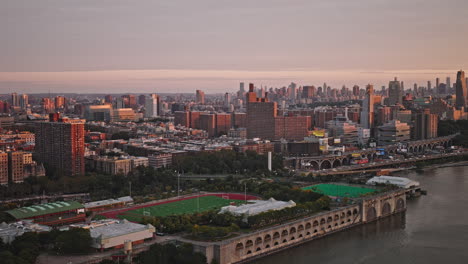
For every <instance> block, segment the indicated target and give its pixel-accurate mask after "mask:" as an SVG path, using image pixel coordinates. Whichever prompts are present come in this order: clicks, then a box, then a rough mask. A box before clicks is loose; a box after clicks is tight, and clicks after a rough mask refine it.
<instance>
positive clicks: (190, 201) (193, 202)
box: [102, 194, 258, 222]
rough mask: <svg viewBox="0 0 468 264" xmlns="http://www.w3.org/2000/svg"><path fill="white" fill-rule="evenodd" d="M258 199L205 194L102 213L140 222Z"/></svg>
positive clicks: (232, 195)
mask: <svg viewBox="0 0 468 264" xmlns="http://www.w3.org/2000/svg"><path fill="white" fill-rule="evenodd" d="M245 198H247V200H256V199H258V198H257V197H255V196H250V195H247V197H244V195H241V194H203V195H198V196H197V195H195V196H190V197H184V198H180V199H172V200H166V201H159V202H155V203H151V204H146V205H138V206H134V207H131V208H126V209H121V210H116V211H112V212H107V213H102V215H103V216H105V217H107V218H115V217H117V218H121V219H127V220H129V221H133V222H139V221H140V220H141V219H142V218H143V217H144V216H159V217H164V216H169V215H182V214H194V213H197V212H206V211H209V210H218V209H221V207H223V206H227V205H231V204H236V205H238V204H242V203H245V201H244V199H245Z"/></svg>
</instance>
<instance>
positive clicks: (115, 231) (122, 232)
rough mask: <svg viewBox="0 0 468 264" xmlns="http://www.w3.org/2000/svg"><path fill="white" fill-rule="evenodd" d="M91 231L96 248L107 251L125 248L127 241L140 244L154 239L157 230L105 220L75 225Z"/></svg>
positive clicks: (150, 227)
mask: <svg viewBox="0 0 468 264" xmlns="http://www.w3.org/2000/svg"><path fill="white" fill-rule="evenodd" d="M73 227H80V228H84V229H89V232H90V235H91V237H92V238H93V242H92V244H91V246H92V247H94V248H99V249H105V248H113V247H120V246H123V245H124V243H125V241H131V242H132V243H140V242H143V241H144V240H145V239H150V238H153V233H154V232H156V228H155V227H154V226H152V225H150V224H147V225H141V224H136V223H132V222H129V221H127V220H117V219H105V220H100V221H93V222H91V223H90V224H89V225H73Z"/></svg>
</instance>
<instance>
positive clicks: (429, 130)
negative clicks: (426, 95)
mask: <svg viewBox="0 0 468 264" xmlns="http://www.w3.org/2000/svg"><path fill="white" fill-rule="evenodd" d="M438 121H439V119H438V116H437V115H436V114H431V112H430V110H429V109H428V108H426V109H424V110H423V111H421V112H419V113H416V118H415V124H414V125H415V127H414V128H415V135H414V136H415V138H414V139H417V140H421V139H430V138H435V137H437V125H438Z"/></svg>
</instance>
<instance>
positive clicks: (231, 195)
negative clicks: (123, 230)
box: [100, 193, 260, 218]
mask: <svg viewBox="0 0 468 264" xmlns="http://www.w3.org/2000/svg"><path fill="white" fill-rule="evenodd" d="M204 196H218V197H223V196H228V197H229V199H230V200H244V199H245V196H244V195H243V194H239V193H207V194H202V195H193V196H188V197H184V198H180V199H174V200H166V201H160V202H158V201H156V202H154V203H149V204H142V205H135V206H132V207H128V208H124V209H120V210H114V211H110V212H104V213H100V215H103V216H105V217H107V218H117V215H119V214H121V213H124V212H127V211H130V210H135V209H140V208H145V207H151V206H155V205H160V204H167V203H174V202H178V201H183V200H189V199H194V198H197V197H204ZM259 199H260V198H259V197H257V196H253V195H247V200H259Z"/></svg>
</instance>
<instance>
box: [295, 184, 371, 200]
mask: <svg viewBox="0 0 468 264" xmlns="http://www.w3.org/2000/svg"><path fill="white" fill-rule="evenodd" d="M302 190H305V191H307V190H310V191H314V192H318V193H321V194H324V195H328V196H335V197H337V196H339V197H351V198H354V197H359V196H360V195H362V194H367V193H372V192H375V191H377V190H376V189H372V188H365V187H355V186H348V185H340V184H327V183H324V184H317V185H312V186H307V187H304V188H302Z"/></svg>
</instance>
